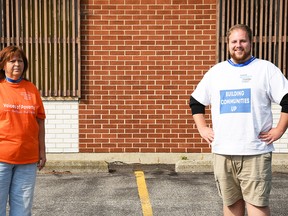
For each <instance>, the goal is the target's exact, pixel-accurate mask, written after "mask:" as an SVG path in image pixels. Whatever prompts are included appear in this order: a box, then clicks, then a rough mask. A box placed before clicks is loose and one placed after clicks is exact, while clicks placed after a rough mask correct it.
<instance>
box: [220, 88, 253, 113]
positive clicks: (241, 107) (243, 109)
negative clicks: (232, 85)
mask: <svg viewBox="0 0 288 216" xmlns="http://www.w3.org/2000/svg"><path fill="white" fill-rule="evenodd" d="M249 112H251V89H233V90H221V91H220V114H224V113H249Z"/></svg>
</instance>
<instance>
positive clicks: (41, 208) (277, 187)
mask: <svg viewBox="0 0 288 216" xmlns="http://www.w3.org/2000/svg"><path fill="white" fill-rule="evenodd" d="M135 171H143V173H144V177H145V182H146V189H147V191H148V195H149V201H150V202H149V204H150V205H151V209H152V214H147V213H146V215H145V212H144V213H143V202H141V200H140V198H139V197H140V196H139V191H140V190H139V185H137V181H136V175H135ZM287 200H288V174H287V173H274V174H273V188H272V192H271V199H270V202H271V203H270V207H271V212H272V215H273V216H285V215H288V213H287V212H288V205H287ZM146 201H147V200H146ZM144 204H145V203H144ZM146 204H147V202H146ZM33 215H34V216H141V215H143V216H148V215H154V216H220V215H222V201H221V198H220V197H219V196H218V193H217V189H216V186H215V182H214V177H213V174H212V173H211V172H205V173H201V172H197V173H176V172H175V165H167V164H165V165H159V164H158V165H141V164H136V165H135V164H134V165H131V164H130V165H125V164H122V165H119V164H118V165H113V164H112V165H110V166H109V172H108V173H93V172H89V173H72V172H69V171H67V172H55V171H54V172H48V173H39V174H38V176H37V184H36V189H35V200H34V207H33Z"/></svg>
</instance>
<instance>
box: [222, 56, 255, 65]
mask: <svg viewBox="0 0 288 216" xmlns="http://www.w3.org/2000/svg"><path fill="white" fill-rule="evenodd" d="M255 59H256V57H254V56H251V58H250V59H248V60H247V61H246V62H244V63H240V64H236V63H234V62H233V61H232V60H231V59H228V60H227V61H228V62H229V64H231V65H232V66H234V67H244V66H246V65H248V64H250V63H251V62H252V61H254V60H255Z"/></svg>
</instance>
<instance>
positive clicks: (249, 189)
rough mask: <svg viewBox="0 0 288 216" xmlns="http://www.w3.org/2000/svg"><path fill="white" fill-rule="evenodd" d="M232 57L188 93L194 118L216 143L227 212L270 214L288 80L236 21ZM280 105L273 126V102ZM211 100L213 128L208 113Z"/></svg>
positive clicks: (287, 115)
mask: <svg viewBox="0 0 288 216" xmlns="http://www.w3.org/2000/svg"><path fill="white" fill-rule="evenodd" d="M227 40H228V48H229V54H230V56H231V59H229V60H227V61H224V62H221V63H218V64H216V65H215V66H213V67H212V68H211V69H210V70H209V71H208V72H207V73H206V74H205V76H204V77H203V79H202V80H201V81H200V83H199V84H198V86H197V88H196V89H195V91H194V92H193V93H192V94H191V97H190V107H191V110H192V115H193V119H194V121H195V123H196V126H197V129H198V131H199V133H200V135H201V137H202V138H204V139H205V140H206V141H207V142H208V143H209V144H211V146H212V152H213V153H214V175H215V180H216V184H217V188H218V191H219V194H220V196H221V197H222V199H223V212H224V215H225V216H228V215H237V216H243V215H245V206H246V208H247V212H248V215H249V216H262V215H263V216H267V215H270V209H269V194H270V190H271V178H272V171H271V161H272V151H273V150H274V147H273V144H272V143H273V142H274V141H276V140H278V139H279V138H280V137H281V136H282V135H283V133H284V132H285V131H286V129H287V126H288V82H287V79H286V78H285V77H284V76H283V74H282V73H281V71H280V70H279V68H277V67H276V66H275V65H274V64H272V63H270V62H268V61H265V60H260V59H257V58H255V57H253V56H252V55H251V47H252V45H251V44H252V32H251V30H250V28H249V27H248V26H246V25H235V26H233V27H231V28H230V29H229V31H228V33H227ZM272 102H275V103H277V104H280V105H281V106H282V110H281V115H280V119H279V122H278V124H277V126H276V127H275V128H272V124H273V123H272V112H271V103H272ZM208 105H211V113H212V124H213V128H210V127H208V125H207V124H206V121H205V117H204V113H205V112H204V111H205V106H208Z"/></svg>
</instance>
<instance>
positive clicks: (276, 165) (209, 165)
mask: <svg viewBox="0 0 288 216" xmlns="http://www.w3.org/2000/svg"><path fill="white" fill-rule="evenodd" d="M175 171H176V172H177V173H189V172H213V161H212V160H180V161H178V162H177V163H176V165H175ZM272 172H281V173H288V158H285V159H272Z"/></svg>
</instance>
